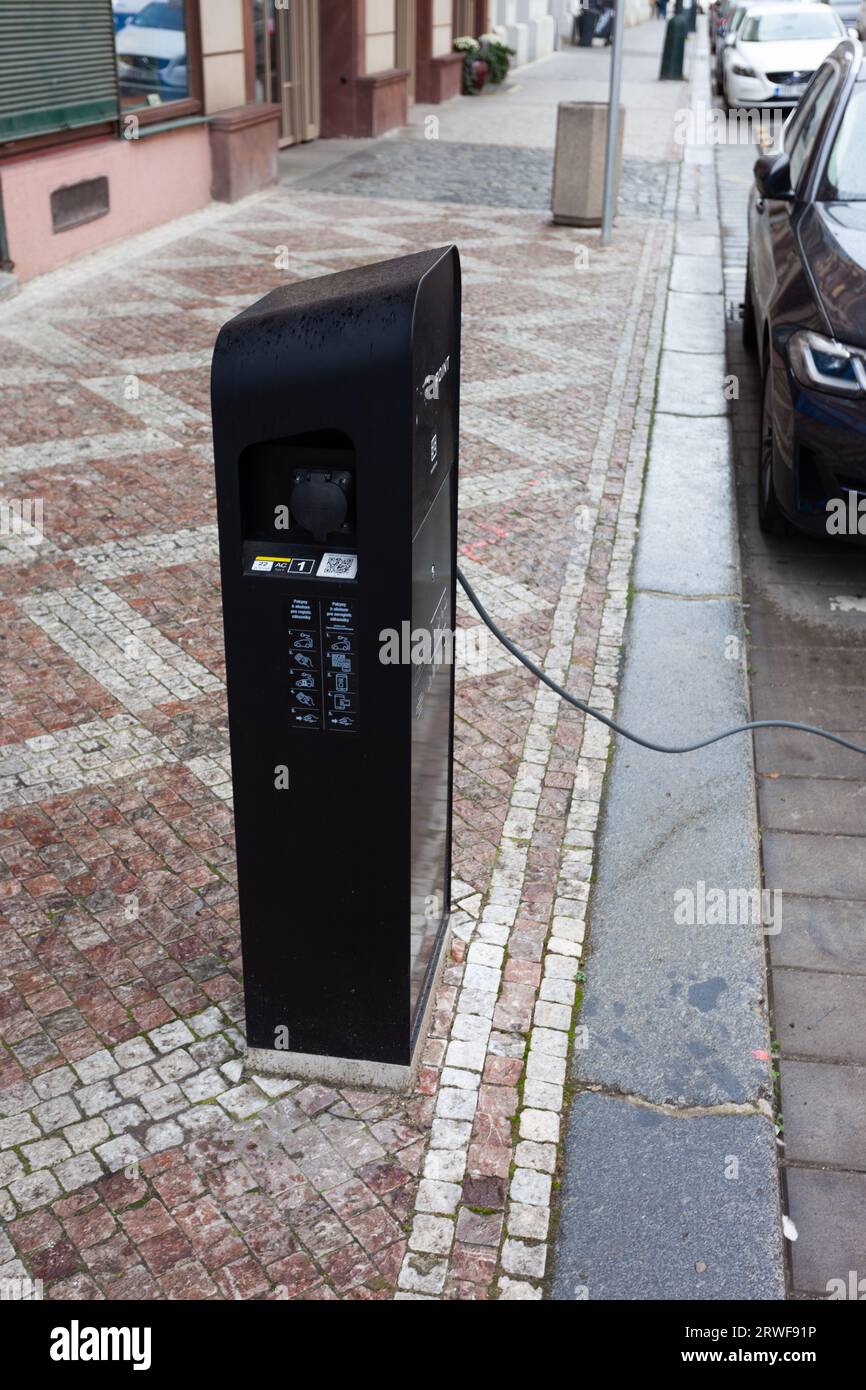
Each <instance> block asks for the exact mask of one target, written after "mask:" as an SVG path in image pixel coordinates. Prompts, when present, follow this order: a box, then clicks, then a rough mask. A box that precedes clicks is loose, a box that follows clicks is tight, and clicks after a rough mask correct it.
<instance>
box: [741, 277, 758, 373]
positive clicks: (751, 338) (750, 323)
mask: <svg viewBox="0 0 866 1390" xmlns="http://www.w3.org/2000/svg"><path fill="white" fill-rule="evenodd" d="M757 346H758V330H757V327H756V324H755V302H754V300H753V299H752V260H751V257H747V259H746V289H745V293H744V295H743V347H744V348H745V349H746V350H747V352H754V351H755V348H756V347H757Z"/></svg>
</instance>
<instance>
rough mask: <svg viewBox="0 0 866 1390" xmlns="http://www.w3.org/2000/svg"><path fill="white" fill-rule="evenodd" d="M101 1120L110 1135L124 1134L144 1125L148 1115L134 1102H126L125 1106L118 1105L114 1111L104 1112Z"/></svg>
mask: <svg viewBox="0 0 866 1390" xmlns="http://www.w3.org/2000/svg"><path fill="white" fill-rule="evenodd" d="M102 1118H103V1120H104V1121H105V1123H106V1124H107V1125H108V1128H109V1129H110V1130H111V1133H112V1134H125V1133H126V1131H127V1130H128V1129H133V1128H134V1127H135V1125H140V1124H144V1122H145V1121H146V1120H147V1118H148V1115H147V1111H146V1110H143V1109H142V1107H141V1106H140V1105H137V1104H136V1103H135V1101H127V1103H126V1105H118V1106H117V1108H116V1109H115V1110H106V1111H105V1114H104V1115H103V1116H102Z"/></svg>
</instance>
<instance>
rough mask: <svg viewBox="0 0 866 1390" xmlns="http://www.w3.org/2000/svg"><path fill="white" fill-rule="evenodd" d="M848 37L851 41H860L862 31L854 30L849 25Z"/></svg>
mask: <svg viewBox="0 0 866 1390" xmlns="http://www.w3.org/2000/svg"><path fill="white" fill-rule="evenodd" d="M848 37H849V39H859V37H860V30H859V29H855V28H853V27H852V25H850V24H849V25H848Z"/></svg>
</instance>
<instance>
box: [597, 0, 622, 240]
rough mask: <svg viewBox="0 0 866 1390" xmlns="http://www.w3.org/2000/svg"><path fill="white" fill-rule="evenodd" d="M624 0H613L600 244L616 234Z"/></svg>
mask: <svg viewBox="0 0 866 1390" xmlns="http://www.w3.org/2000/svg"><path fill="white" fill-rule="evenodd" d="M624 16H625V0H614V11H613V47H612V49H611V54H610V103H609V109H608V118H607V149H606V151H605V160H604V204H603V206H602V213H601V244H602V246H610V243H611V238H612V236H613V217H614V213H615V211H616V209H615V207H614V195H615V191H616V149H617V143H618V141H619V89H620V85H621V82H622V30H623V19H624Z"/></svg>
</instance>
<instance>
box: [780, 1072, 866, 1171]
mask: <svg viewBox="0 0 866 1390" xmlns="http://www.w3.org/2000/svg"><path fill="white" fill-rule="evenodd" d="M780 1073H781V1082H782V1114H783V1115H784V1117H785V1158H786V1160H787V1162H789V1163H819V1164H828V1165H832V1166H833V1167H838V1168H851V1169H856V1168H857V1167H858V1166H860V1165H861V1164H862V1158H863V1154H864V1152H866V1067H855V1066H840V1065H839V1064H835V1065H827V1064H825V1063H822V1062H795V1061H790V1060H787V1059H785V1058H782V1061H781V1063H780Z"/></svg>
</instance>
